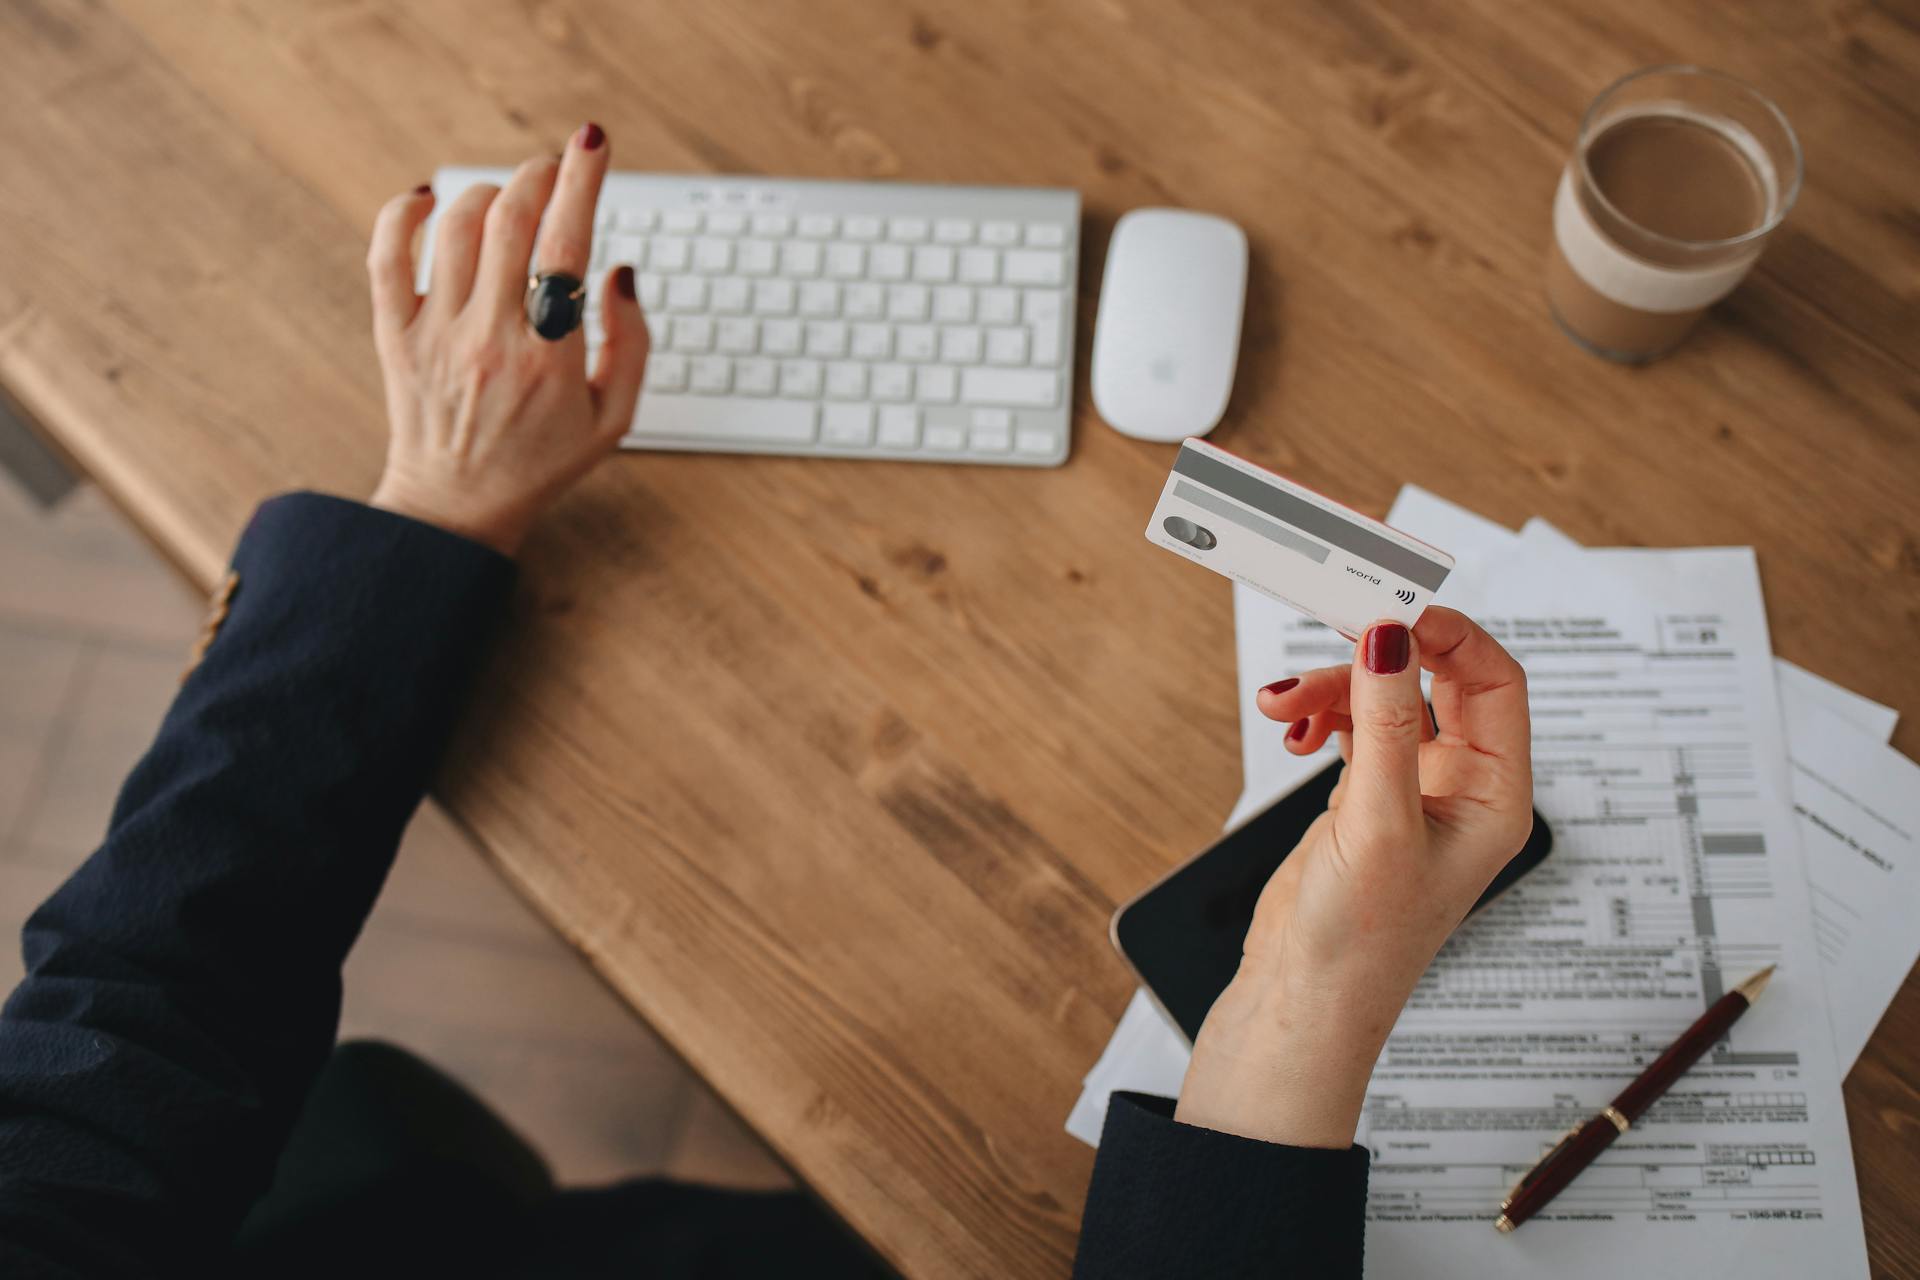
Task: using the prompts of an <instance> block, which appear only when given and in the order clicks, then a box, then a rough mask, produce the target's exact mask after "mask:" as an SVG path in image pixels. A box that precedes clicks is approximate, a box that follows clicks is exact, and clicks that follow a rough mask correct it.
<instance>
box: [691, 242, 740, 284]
mask: <svg viewBox="0 0 1920 1280" xmlns="http://www.w3.org/2000/svg"><path fill="white" fill-rule="evenodd" d="M693 269H694V270H695V271H698V272H701V273H703V274H705V275H710V276H717V275H720V274H721V273H723V272H727V271H731V270H733V241H731V240H717V239H715V238H713V237H712V236H703V237H701V238H700V239H699V240H696V241H694V243H693Z"/></svg>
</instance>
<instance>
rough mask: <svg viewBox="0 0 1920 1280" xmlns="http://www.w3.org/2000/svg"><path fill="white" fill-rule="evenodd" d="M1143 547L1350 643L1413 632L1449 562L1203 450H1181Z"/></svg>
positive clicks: (1199, 445) (1269, 475) (1354, 514)
mask: <svg viewBox="0 0 1920 1280" xmlns="http://www.w3.org/2000/svg"><path fill="white" fill-rule="evenodd" d="M1147 541H1149V542H1151V543H1153V544H1155V545H1156V546H1162V547H1165V548H1166V549H1167V550H1169V551H1171V552H1173V553H1175V554H1176V555H1182V556H1185V557H1186V558H1187V559H1189V560H1192V561H1193V562H1194V563H1196V564H1202V565H1205V566H1206V567H1207V568H1209V569H1211V570H1213V571H1214V572H1215V573H1218V574H1221V575H1223V576H1225V577H1228V578H1232V579H1233V580H1234V581H1235V582H1244V583H1246V584H1247V585H1248V586H1250V587H1252V588H1254V589H1255V590H1257V591H1264V592H1265V593H1266V594H1268V595H1270V596H1272V597H1273V598H1274V599H1276V600H1278V601H1280V602H1281V603H1282V604H1288V605H1292V606H1293V607H1294V608H1296V609H1298V610H1300V612H1302V613H1304V614H1306V615H1307V616H1308V617H1311V618H1315V619H1318V620H1319V621H1321V622H1324V623H1326V624H1327V625H1328V626H1330V627H1332V628H1333V629H1334V630H1335V631H1338V632H1339V633H1340V634H1341V635H1344V636H1346V637H1347V638H1348V639H1355V638H1358V636H1359V635H1360V633H1361V632H1363V631H1365V630H1366V629H1367V628H1368V627H1369V626H1371V625H1372V624H1373V623H1375V622H1376V621H1378V620H1380V619H1381V618H1391V619H1393V620H1394V621H1396V622H1404V623H1406V624H1407V625H1408V626H1412V625H1413V624H1414V623H1415V622H1417V621H1419V620H1420V615H1421V614H1422V613H1424V612H1425V611H1426V608H1427V603H1428V602H1429V601H1431V600H1432V599H1433V593H1434V592H1436V591H1438V590H1439V589H1440V584H1441V583H1443V582H1445V581H1446V580H1447V575H1448V574H1449V573H1451V572H1453V557H1452V556H1450V555H1448V554H1447V553H1446V552H1444V551H1441V550H1438V549H1437V548H1434V547H1430V546H1428V545H1427V544H1426V543H1424V542H1422V541H1420V540H1419V539H1418V538H1409V537H1408V536H1407V535H1406V534H1404V533H1401V532H1400V531H1399V530H1398V529H1390V528H1388V527H1387V526H1386V525H1384V524H1381V523H1380V522H1379V521H1378V520H1375V519H1373V518H1372V517H1370V516H1363V515H1361V514H1360V513H1359V512H1358V511H1355V510H1353V509H1352V508H1351V507H1343V506H1341V505H1340V504H1339V503H1337V502H1335V501H1333V500H1332V499H1331V498H1325V497H1322V496H1321V495H1320V494H1317V493H1315V492H1314V491H1313V490H1311V489H1309V488H1306V487H1305V486H1304V485H1297V484H1295V483H1294V482H1293V481H1291V480H1288V479H1285V478H1284V477H1282V476H1277V475H1275V474H1274V473H1273V472H1271V471H1268V470H1267V469H1266V468H1265V467H1256V466H1255V465H1253V463H1251V462H1248V461H1246V460H1245V459H1243V458H1236V457H1234V456H1233V455H1232V454H1230V453H1228V452H1227V451H1226V450H1225V449H1221V448H1218V447H1217V446H1215V445H1210V444H1208V443H1207V442H1206V441H1204V440H1189V441H1187V442H1186V443H1185V444H1183V445H1181V446H1180V455H1179V456H1178V457H1177V458H1175V459H1174V463H1173V473H1172V474H1171V475H1169V476H1168V477H1167V485H1166V488H1164V489H1162V490H1161V491H1160V504H1159V505H1158V506H1156V507H1155V508H1154V509H1153V519H1152V520H1151V521H1149V522H1148V524H1147Z"/></svg>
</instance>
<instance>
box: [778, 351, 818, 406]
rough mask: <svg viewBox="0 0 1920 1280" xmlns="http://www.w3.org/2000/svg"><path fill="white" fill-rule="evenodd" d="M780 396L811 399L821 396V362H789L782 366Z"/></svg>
mask: <svg viewBox="0 0 1920 1280" xmlns="http://www.w3.org/2000/svg"><path fill="white" fill-rule="evenodd" d="M780 394H781V395H783V396H797V397H800V398H802V399H811V398H813V397H814V396H817V395H819V394H820V362H819V361H817V360H788V361H786V362H785V363H783V364H782V365H781V366H780Z"/></svg>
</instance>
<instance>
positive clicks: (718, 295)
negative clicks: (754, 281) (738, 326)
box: [707, 276, 752, 316]
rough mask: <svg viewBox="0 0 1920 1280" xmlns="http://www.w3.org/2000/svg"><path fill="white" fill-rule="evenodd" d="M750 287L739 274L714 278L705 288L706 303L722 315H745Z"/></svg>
mask: <svg viewBox="0 0 1920 1280" xmlns="http://www.w3.org/2000/svg"><path fill="white" fill-rule="evenodd" d="M751 297H752V289H751V288H750V287H749V286H748V284H747V282H746V281H745V280H742V279H741V278H740V277H739V276H727V277H726V278H724V279H721V280H715V281H714V282H713V284H712V285H711V286H710V287H709V288H708V289H707V305H708V306H709V307H711V308H712V309H713V310H714V311H715V312H717V313H718V314H720V315H723V316H738V315H745V314H746V311H747V302H748V300H749V299H750V298H751Z"/></svg>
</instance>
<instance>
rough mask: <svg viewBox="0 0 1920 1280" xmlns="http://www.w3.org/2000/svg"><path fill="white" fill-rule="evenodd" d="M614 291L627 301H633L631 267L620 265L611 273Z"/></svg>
mask: <svg viewBox="0 0 1920 1280" xmlns="http://www.w3.org/2000/svg"><path fill="white" fill-rule="evenodd" d="M613 288H614V292H616V293H618V294H619V295H620V296H621V297H623V298H625V299H627V301H629V302H631V301H633V268H632V267H621V268H620V269H619V270H618V271H615V272H614V273H613Z"/></svg>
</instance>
